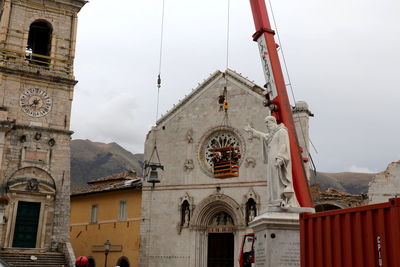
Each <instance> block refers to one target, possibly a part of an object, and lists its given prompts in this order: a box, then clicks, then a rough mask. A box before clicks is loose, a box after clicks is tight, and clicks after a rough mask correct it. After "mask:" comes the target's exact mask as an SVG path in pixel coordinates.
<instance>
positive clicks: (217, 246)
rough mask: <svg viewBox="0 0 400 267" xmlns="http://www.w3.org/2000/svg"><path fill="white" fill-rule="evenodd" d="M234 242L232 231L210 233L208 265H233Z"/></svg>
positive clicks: (209, 266) (230, 266)
mask: <svg viewBox="0 0 400 267" xmlns="http://www.w3.org/2000/svg"><path fill="white" fill-rule="evenodd" d="M233 258H234V242H233V234H232V233H223V234H222V233H221V234H219V233H218V234H214V233H210V234H208V259H207V267H233V265H234V264H233V263H234V262H233Z"/></svg>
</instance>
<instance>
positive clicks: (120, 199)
mask: <svg viewBox="0 0 400 267" xmlns="http://www.w3.org/2000/svg"><path fill="white" fill-rule="evenodd" d="M88 184H89V185H90V186H89V187H88V188H85V189H82V190H80V191H76V192H73V193H72V194H71V228H70V239H71V243H72V247H73V249H74V252H75V255H76V257H78V256H87V257H88V258H89V263H90V266H97V267H99V266H101V267H103V266H105V263H106V262H107V267H114V266H120V267H132V266H138V259H139V243H140V206H141V196H142V180H141V179H140V178H138V177H136V173H135V172H133V171H130V172H124V173H119V174H115V175H111V176H107V177H103V178H98V179H94V180H92V181H89V182H88ZM107 240H108V241H109V243H111V245H110V246H109V247H107V246H105V243H106V242H107ZM108 248H109V249H108ZM107 250H109V251H108V253H107Z"/></svg>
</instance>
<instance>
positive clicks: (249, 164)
mask: <svg viewBox="0 0 400 267" xmlns="http://www.w3.org/2000/svg"><path fill="white" fill-rule="evenodd" d="M244 166H246V167H247V168H254V167H255V166H256V159H255V158H252V157H247V158H246V160H245V164H244Z"/></svg>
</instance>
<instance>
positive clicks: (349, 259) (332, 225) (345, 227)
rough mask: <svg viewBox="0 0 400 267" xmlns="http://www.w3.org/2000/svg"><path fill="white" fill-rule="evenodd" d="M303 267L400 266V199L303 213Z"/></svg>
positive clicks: (301, 231)
mask: <svg viewBox="0 0 400 267" xmlns="http://www.w3.org/2000/svg"><path fill="white" fill-rule="evenodd" d="M300 253H301V267H381V266H383V267H400V198H392V199H390V200H389V202H387V203H381V204H374V205H368V206H362V207H356V208H349V209H341V210H333V211H327V212H320V213H302V214H301V215H300Z"/></svg>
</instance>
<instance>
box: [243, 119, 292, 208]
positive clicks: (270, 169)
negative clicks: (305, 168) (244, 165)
mask: <svg viewBox="0 0 400 267" xmlns="http://www.w3.org/2000/svg"><path fill="white" fill-rule="evenodd" d="M264 121H265V123H266V125H267V130H268V133H263V132H259V131H257V130H255V129H253V128H252V127H250V125H247V126H246V127H245V129H244V130H245V131H248V132H251V133H252V134H253V135H257V136H259V137H260V139H261V140H262V142H263V146H262V148H263V150H262V151H263V157H264V162H265V163H267V183H268V189H269V190H268V193H269V194H267V205H268V206H278V207H281V208H283V209H287V208H289V207H298V206H299V204H298V202H297V199H296V195H295V192H294V189H293V183H292V164H291V158H290V144H289V135H288V132H287V129H286V127H285V126H284V125H283V124H279V125H278V124H277V122H276V119H275V118H274V117H273V116H267V117H266V118H265V120H264Z"/></svg>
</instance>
